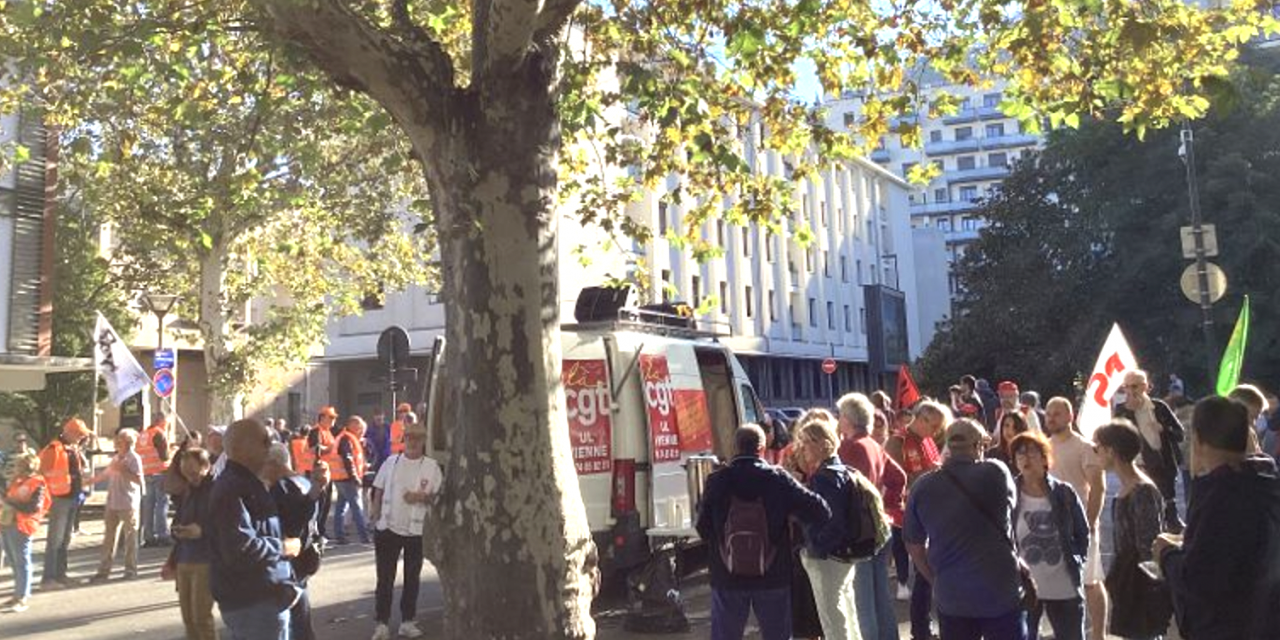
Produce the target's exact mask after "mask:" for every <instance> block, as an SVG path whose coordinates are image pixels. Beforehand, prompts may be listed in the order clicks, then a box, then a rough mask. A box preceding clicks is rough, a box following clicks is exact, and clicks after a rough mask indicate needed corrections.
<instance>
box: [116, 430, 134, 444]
mask: <svg viewBox="0 0 1280 640" xmlns="http://www.w3.org/2000/svg"><path fill="white" fill-rule="evenodd" d="M116 437H117V438H124V439H125V440H128V441H129V446H131V447H132V446H133V445H135V444H137V442H138V431H137V430H136V429H128V428H126V429H121V430H119V431H117V432H116Z"/></svg>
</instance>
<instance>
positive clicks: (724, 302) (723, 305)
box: [720, 280, 729, 314]
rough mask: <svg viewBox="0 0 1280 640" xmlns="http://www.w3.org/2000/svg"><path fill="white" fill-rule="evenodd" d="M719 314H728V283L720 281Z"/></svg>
mask: <svg viewBox="0 0 1280 640" xmlns="http://www.w3.org/2000/svg"><path fill="white" fill-rule="evenodd" d="M720 313H724V314H727V313H729V283H728V282H725V281H724V280H721V281H720Z"/></svg>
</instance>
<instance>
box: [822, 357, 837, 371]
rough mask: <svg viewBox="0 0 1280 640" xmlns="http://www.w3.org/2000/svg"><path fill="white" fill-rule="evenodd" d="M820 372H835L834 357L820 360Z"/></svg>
mask: <svg viewBox="0 0 1280 640" xmlns="http://www.w3.org/2000/svg"><path fill="white" fill-rule="evenodd" d="M822 372H823V373H825V374H827V375H831V374H833V373H835V372H836V359H835V358H827V359H826V360H823V361H822Z"/></svg>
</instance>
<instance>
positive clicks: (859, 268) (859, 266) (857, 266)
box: [854, 260, 862, 284]
mask: <svg viewBox="0 0 1280 640" xmlns="http://www.w3.org/2000/svg"><path fill="white" fill-rule="evenodd" d="M854 269H856V270H857V271H856V272H857V274H858V284H862V261H861V260H858V261H857V262H855V263H854Z"/></svg>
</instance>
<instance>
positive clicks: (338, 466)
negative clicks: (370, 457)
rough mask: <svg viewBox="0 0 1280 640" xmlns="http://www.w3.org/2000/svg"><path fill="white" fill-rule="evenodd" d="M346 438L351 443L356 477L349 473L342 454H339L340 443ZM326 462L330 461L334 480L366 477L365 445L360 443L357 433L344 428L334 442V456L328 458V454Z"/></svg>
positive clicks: (357, 479)
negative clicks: (343, 462)
mask: <svg viewBox="0 0 1280 640" xmlns="http://www.w3.org/2000/svg"><path fill="white" fill-rule="evenodd" d="M344 439H345V440H347V441H348V442H350V443H351V455H352V458H353V460H352V462H353V464H352V466H353V467H354V468H355V472H356V477H354V478H352V477H351V476H350V475H348V474H347V466H346V465H344V464H342V456H341V455H338V449H339V448H340V443H341V441H342V440H344ZM326 462H328V463H329V470H330V473H331V474H332V476H331V477H332V478H333V481H334V482H338V481H341V480H356V481H359V480H360V479H361V478H363V477H364V445H362V444H360V438H357V437H356V434H354V433H351V432H350V431H345V430H344V431H343V432H342V433H340V434H338V439H337V441H335V442H334V446H333V458H332V459H328V456H326Z"/></svg>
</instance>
